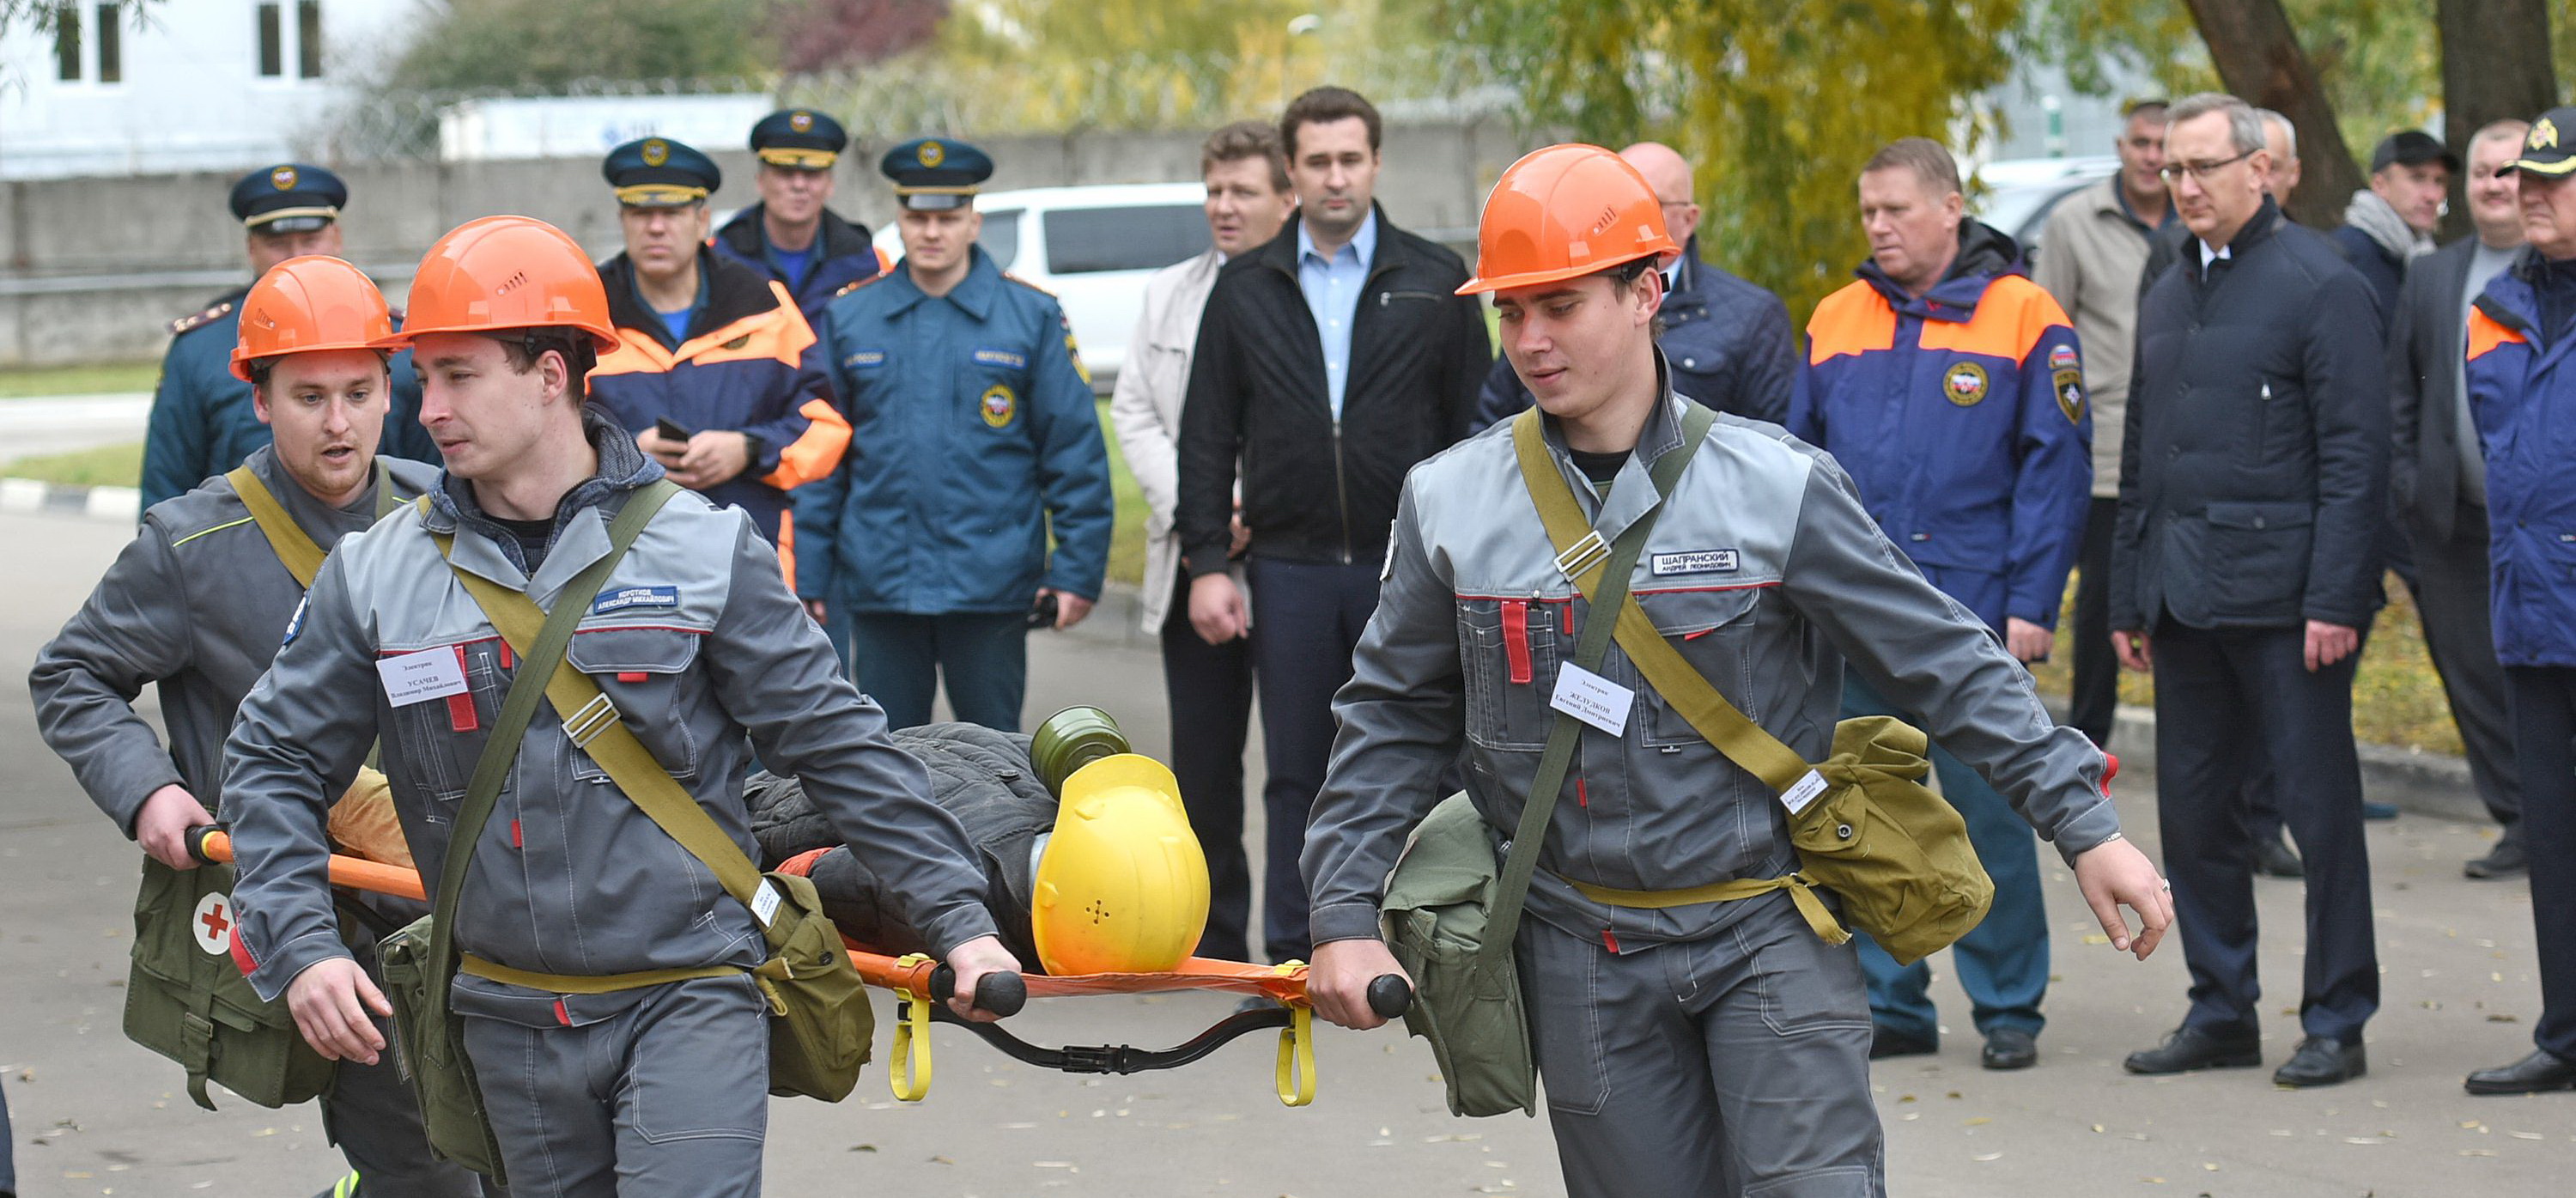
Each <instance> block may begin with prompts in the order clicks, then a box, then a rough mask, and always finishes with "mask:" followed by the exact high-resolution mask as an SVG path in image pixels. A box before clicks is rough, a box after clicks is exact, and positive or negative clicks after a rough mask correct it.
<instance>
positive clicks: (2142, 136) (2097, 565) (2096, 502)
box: [2031, 100, 2173, 748]
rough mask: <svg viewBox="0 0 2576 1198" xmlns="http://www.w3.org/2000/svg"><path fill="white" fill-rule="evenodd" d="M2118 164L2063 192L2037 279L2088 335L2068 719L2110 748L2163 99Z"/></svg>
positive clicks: (2161, 190)
mask: <svg viewBox="0 0 2576 1198" xmlns="http://www.w3.org/2000/svg"><path fill="white" fill-rule="evenodd" d="M2114 144H2115V145H2116V147H2117V148H2118V150H2119V152H2120V173H2118V174H2116V175H2113V176H2111V177H2110V178H2108V179H2104V180H2102V181H2101V182H2100V183H2096V184H2094V185H2093V186H2090V187H2087V188H2085V189H2084V190H2082V191H2079V192H2076V193H2075V194H2074V195H2071V196H2068V197H2066V199H2065V201H2064V202H2062V203H2060V204H2058V206H2057V207H2056V209H2055V210H2053V211H2051V212H2050V213H2049V214H2048V223H2047V224H2046V225H2044V226H2042V227H2041V229H2040V232H2039V253H2038V262H2037V263H2036V264H2035V266H2034V269H2033V270H2032V274H2031V278H2032V280H2033V281H2034V282H2037V283H2038V284H2039V285H2040V286H2041V287H2043V288H2046V289H2047V290H2048V294H2049V295H2051V296H2053V297H2055V298H2056V300H2057V305H2058V306H2059V307H2061V308H2064V309H2066V315H2067V316H2068V317H2069V318H2070V319H2072V320H2074V322H2075V335H2076V337H2077V338H2078V339H2079V340H2081V341H2082V342H2083V344H2084V389H2085V391H2087V392H2089V393H2090V394H2091V395H2092V397H2093V505H2092V509H2091V510H2090V511H2089V512H2088V513H2087V515H2086V518H2085V522H2084V547H2083V549H2082V550H2081V551H2080V552H2079V553H2078V555H2077V557H2076V561H2075V568H2076V570H2077V571H2078V576H2079V581H2078V582H2077V583H2076V584H2075V694H2074V702H2073V706H2072V708H2071V710H2070V711H2069V712H2068V716H2069V718H2068V720H2067V723H2068V724H2070V725H2072V726H2073V727H2074V728H2075V730H2076V731H2078V732H2082V733H2083V734H2084V735H2086V736H2089V737H2092V738H2093V743H2094V744H2097V745H2101V746H2104V747H2106V748H2107V747H2109V745H2110V743H2111V717H2112V712H2113V710H2114V708H2115V707H2116V706H2117V704H2118V702H2119V697H2120V694H2119V676H2120V663H2119V662H2118V661H2117V660H2115V659H2114V658H2113V656H2112V653H2111V641H2110V635H2111V627H2110V624H2109V620H2110V614H2111V603H2110V599H2111V592H2110V583H2111V525H2112V521H2113V518H2114V517H2115V516H2116V515H2117V514H2118V512H2119V507H2120V432H2121V423H2120V421H2121V416H2122V414H2123V413H2125V412H2126V411H2127V410H2128V404H2129V365H2130V363H2129V358H2130V355H2132V354H2133V353H2135V352H2136V350H2137V346H2136V344H2135V342H2136V334H2137V322H2138V273H2139V272H2140V271H2141V270H2142V269H2144V268H2145V266H2146V261H2147V242H2148V239H2149V237H2151V236H2152V235H2153V234H2154V233H2155V231H2156V230H2157V229H2158V228H2159V227H2162V226H2164V225H2167V224H2170V223H2172V220H2173V206H2172V204H2170V203H2169V202H2168V200H2167V196H2166V194H2165V184H2164V179H2163V178H2162V177H2161V176H2159V175H2158V174H2157V172H2158V171H2160V170H2163V169H2164V165H2165V105H2164V101H2162V100H2144V101H2140V102H2139V103H2136V104H2133V105H2130V106H2129V111H2128V120H2127V122H2126V123H2125V124H2123V125H2122V126H2121V128H2120V137H2119V140H2118V141H2117V142H2116V143H2114Z"/></svg>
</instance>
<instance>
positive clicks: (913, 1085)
mask: <svg viewBox="0 0 2576 1198" xmlns="http://www.w3.org/2000/svg"><path fill="white" fill-rule="evenodd" d="M929 962H930V958H929V957H928V956H927V955H925V954H922V953H913V954H911V955H909V956H906V957H904V958H902V959H901V960H898V961H896V962H895V964H896V965H898V966H901V967H902V968H905V969H910V968H912V967H914V966H916V965H926V964H929ZM896 993H898V994H900V995H901V996H902V997H900V998H897V999H896V1000H895V1004H894V1021H895V1022H894V1068H892V1069H888V1070H886V1082H887V1084H888V1085H891V1086H893V1087H894V1098H895V1101H897V1102H919V1101H921V1100H922V1099H924V1098H928V1097H930V1072H931V1070H930V1004H931V1002H932V1001H933V1000H932V999H931V997H930V996H929V995H928V994H916V993H914V992H912V991H910V990H901V991H897V992H896Z"/></svg>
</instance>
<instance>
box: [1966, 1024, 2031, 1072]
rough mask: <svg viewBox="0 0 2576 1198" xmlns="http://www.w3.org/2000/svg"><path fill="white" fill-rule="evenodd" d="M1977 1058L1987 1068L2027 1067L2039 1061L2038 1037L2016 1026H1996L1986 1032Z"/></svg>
mask: <svg viewBox="0 0 2576 1198" xmlns="http://www.w3.org/2000/svg"><path fill="white" fill-rule="evenodd" d="M1979 1059H1980V1060H1982V1061H1983V1062H1984V1063H1985V1066H1986V1068H1988V1069H2028V1068H2030V1067H2031V1066H2033V1065H2036V1064H2038V1063H2039V1037H2037V1036H2034V1035H2032V1034H2030V1033H2029V1032H2026V1031H2023V1030H2022V1029H2020V1028H2017V1027H1999V1028H1996V1029H1995V1030H1993V1031H1991V1032H1988V1033H1986V1051H1985V1052H1984V1053H1982V1054H1980V1056H1979Z"/></svg>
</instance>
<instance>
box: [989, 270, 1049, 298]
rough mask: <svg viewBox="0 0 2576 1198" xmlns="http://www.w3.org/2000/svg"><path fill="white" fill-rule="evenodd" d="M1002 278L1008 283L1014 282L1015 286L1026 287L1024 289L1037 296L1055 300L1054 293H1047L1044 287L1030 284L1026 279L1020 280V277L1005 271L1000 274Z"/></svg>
mask: <svg viewBox="0 0 2576 1198" xmlns="http://www.w3.org/2000/svg"><path fill="white" fill-rule="evenodd" d="M1002 277H1003V278H1005V279H1009V280H1010V281H1012V282H1014V283H1017V284H1019V285H1020V286H1022V287H1026V288H1028V289H1029V290H1031V291H1034V292H1037V293H1038V294H1039V295H1043V296H1045V297H1047V298H1048V299H1054V298H1056V294H1055V293H1054V292H1052V291H1049V290H1047V289H1046V288H1044V287H1040V286H1038V285H1037V284H1035V283H1032V282H1030V281H1028V280H1027V279H1023V278H1021V277H1020V276H1018V275H1015V274H1012V273H1011V272H1009V271H1007V270H1006V271H1003V272H1002Z"/></svg>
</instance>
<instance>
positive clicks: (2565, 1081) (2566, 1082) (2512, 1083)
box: [2468, 1049, 2576, 1094]
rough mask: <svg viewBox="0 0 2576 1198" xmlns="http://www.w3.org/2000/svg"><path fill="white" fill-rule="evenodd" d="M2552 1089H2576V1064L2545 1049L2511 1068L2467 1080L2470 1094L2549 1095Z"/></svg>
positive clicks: (2536, 1051)
mask: <svg viewBox="0 0 2576 1198" xmlns="http://www.w3.org/2000/svg"><path fill="white" fill-rule="evenodd" d="M2551 1090H2576V1061H2570V1060H2565V1059H2563V1058H2560V1057H2558V1056H2556V1055H2554V1054H2552V1053H2550V1052H2548V1051H2546V1050H2543V1049H2534V1050H2532V1053H2531V1055H2530V1056H2527V1057H2524V1058H2522V1059H2521V1060H2519V1061H2515V1062H2514V1063H2512V1064H2510V1065H2503V1066H2499V1067H2497V1068H2494V1069H2480V1070H2478V1071H2477V1072H2475V1073H2472V1074H2470V1075H2469V1080H2468V1091H2469V1093H2471V1094H2546V1093H2548V1092H2549V1091H2551Z"/></svg>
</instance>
